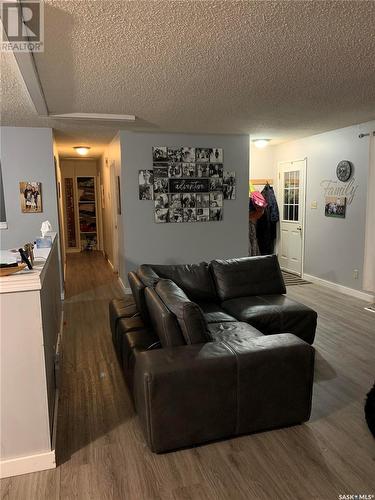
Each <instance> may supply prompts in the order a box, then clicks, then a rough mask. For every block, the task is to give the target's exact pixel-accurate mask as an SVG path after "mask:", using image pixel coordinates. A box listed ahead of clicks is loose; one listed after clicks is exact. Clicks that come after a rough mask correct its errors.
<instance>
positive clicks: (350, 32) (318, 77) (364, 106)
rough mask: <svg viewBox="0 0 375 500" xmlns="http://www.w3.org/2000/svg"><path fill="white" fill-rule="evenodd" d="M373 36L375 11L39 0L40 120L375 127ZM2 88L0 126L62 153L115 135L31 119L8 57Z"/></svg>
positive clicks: (305, 130) (144, 125) (351, 6)
mask: <svg viewBox="0 0 375 500" xmlns="http://www.w3.org/2000/svg"><path fill="white" fill-rule="evenodd" d="M374 26H375V2H374V1H369V2H367V1H340V2H335V1H294V0H293V1H287V0H282V1H276V2H273V1H246V2H242V1H235V2H232V1H209V0H207V1H111V0H106V1H104V0H96V1H91V2H88V1H87V0H69V1H66V0H46V1H45V52H44V53H42V54H36V57H35V59H36V65H37V69H38V72H39V76H40V80H41V83H42V87H43V90H44V94H45V97H46V102H47V106H48V108H49V111H50V113H71V112H96V113H125V114H134V115H136V116H137V122H136V123H135V124H134V125H133V124H131V125H130V124H129V125H124V128H128V129H133V130H149V131H172V132H191V133H197V132H208V133H249V134H252V135H254V136H258V137H259V136H267V137H270V138H272V139H274V140H275V141H282V140H287V139H290V138H294V137H301V136H306V135H310V134H313V133H317V132H322V131H325V130H330V129H333V128H338V127H343V126H346V125H351V124H354V123H360V122H365V121H369V120H371V119H374V118H375V70H374V60H375V57H374V54H375V36H374ZM4 70H5V71H4ZM2 87H3V88H2V123H3V124H8V125H26V126H27V125H35V126H46V125H50V126H53V127H54V128H55V129H56V132H57V137H58V143H59V147H60V149H61V151H63V150H64V147H65V149H66V148H69V151H70V150H71V149H70V148H71V147H72V145H74V144H77V142H86V143H91V144H95V143H96V144H97V145H98V147H99V148H100V147H101V146H102V145H103V144H104V143H106V142H108V140H110V139H111V137H112V136H113V135H114V133H115V131H116V130H117V129H118V128H119V126H118V125H115V126H114V125H113V124H112V125H103V124H98V125H90V127H88V126H87V125H86V124H83V123H82V122H78V123H66V122H65V123H64V124H61V122H58V121H57V120H52V119H45V118H40V117H37V116H36V114H35V112H34V111H33V108H32V104H31V103H30V102H29V100H28V97H27V95H25V90H24V88H23V85H22V84H21V83H20V81H19V75H18V72H17V68H15V63H14V61H13V60H12V59H11V56H10V55H5V56H4V55H3V56H2Z"/></svg>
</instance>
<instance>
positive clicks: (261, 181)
mask: <svg viewBox="0 0 375 500" xmlns="http://www.w3.org/2000/svg"><path fill="white" fill-rule="evenodd" d="M250 182H251V184H254V186H265V185H266V184H267V183H268V184H269V185H270V186H272V185H273V179H250Z"/></svg>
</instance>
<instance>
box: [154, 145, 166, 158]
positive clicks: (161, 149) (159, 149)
mask: <svg viewBox="0 0 375 500" xmlns="http://www.w3.org/2000/svg"><path fill="white" fill-rule="evenodd" d="M152 161H153V162H159V161H168V151H167V147H166V146H154V147H153V148H152Z"/></svg>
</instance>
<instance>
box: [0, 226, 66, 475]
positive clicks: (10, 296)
mask: <svg viewBox="0 0 375 500" xmlns="http://www.w3.org/2000/svg"><path fill="white" fill-rule="evenodd" d="M0 314H1V319H0V356H1V359H0V361H1V367H0V369H1V372H0V373H1V381H0V416H1V422H0V425H1V435H0V436H1V457H0V458H1V461H0V474H1V477H8V476H14V475H18V474H25V473H27V472H34V471H37V470H44V469H50V468H53V467H55V466H56V461H55V450H54V435H55V433H56V424H55V422H56V416H57V415H56V407H57V402H58V387H57V386H56V377H55V360H56V354H57V351H58V345H59V338H60V333H61V328H62V301H61V289H60V268H59V259H58V238H57V237H56V236H55V235H54V240H53V244H52V248H51V250H50V252H49V255H48V257H47V260H45V261H42V260H41V261H36V263H35V266H34V269H33V270H32V271H29V270H25V271H22V272H20V273H17V274H14V275H11V276H8V277H2V278H0Z"/></svg>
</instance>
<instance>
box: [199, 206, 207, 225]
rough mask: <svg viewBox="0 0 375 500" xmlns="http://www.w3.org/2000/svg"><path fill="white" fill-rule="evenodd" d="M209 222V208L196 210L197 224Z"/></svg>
mask: <svg viewBox="0 0 375 500" xmlns="http://www.w3.org/2000/svg"><path fill="white" fill-rule="evenodd" d="M209 220H210V209H209V208H197V222H208V221H209Z"/></svg>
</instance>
